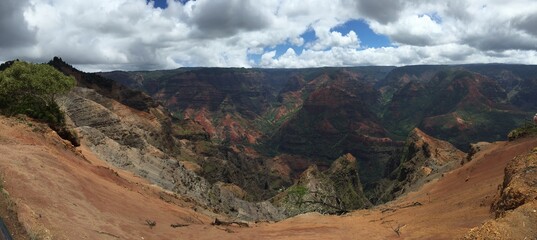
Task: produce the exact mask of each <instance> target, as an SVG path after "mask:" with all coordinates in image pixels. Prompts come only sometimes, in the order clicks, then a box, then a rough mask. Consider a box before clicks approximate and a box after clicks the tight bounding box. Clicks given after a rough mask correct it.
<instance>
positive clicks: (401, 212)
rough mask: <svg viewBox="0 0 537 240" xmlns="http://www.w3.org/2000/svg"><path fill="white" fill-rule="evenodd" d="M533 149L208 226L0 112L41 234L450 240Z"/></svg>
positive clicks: (201, 217)
mask: <svg viewBox="0 0 537 240" xmlns="http://www.w3.org/2000/svg"><path fill="white" fill-rule="evenodd" d="M82 142H83V141H82ZM535 146H537V138H530V139H522V140H518V141H515V142H496V143H493V144H491V145H489V147H488V148H487V149H485V150H482V151H481V152H478V153H477V154H476V155H475V156H474V158H473V160H472V161H471V162H469V163H466V164H465V165H464V166H462V167H461V168H459V169H456V170H454V171H452V172H449V173H446V174H445V175H444V176H443V177H442V178H440V179H438V180H435V181H432V182H430V183H427V184H426V185H424V186H423V187H422V188H421V189H420V190H418V191H416V192H411V193H409V194H407V195H405V196H403V197H401V198H399V199H398V200H396V201H393V202H390V203H388V204H384V205H381V206H377V207H375V208H373V209H368V210H359V211H355V212H352V213H350V214H347V215H343V216H323V215H320V214H316V213H309V214H304V215H300V216H297V217H294V218H290V219H287V220H283V221H281V222H277V223H256V224H254V223H252V224H250V227H242V228H241V227H239V226H235V225H231V226H213V225H211V224H210V223H211V222H212V221H213V219H214V217H216V215H211V214H208V213H206V212H204V213H201V212H197V211H194V210H192V209H194V206H193V205H192V203H189V202H188V200H187V199H181V198H176V197H174V196H173V195H172V194H169V193H168V192H166V191H164V190H162V189H160V188H158V187H155V186H153V185H151V184H149V183H148V182H147V181H145V180H143V179H140V178H138V177H136V176H134V175H132V174H131V173H129V172H126V171H122V170H119V169H116V168H114V167H112V166H109V165H108V164H107V163H106V162H104V161H101V160H100V159H98V158H96V157H95V156H94V155H93V154H92V153H91V152H90V151H89V150H88V149H87V148H85V147H84V146H82V147H80V148H78V149H72V148H71V147H70V146H69V145H68V144H66V143H64V142H63V141H62V140H61V139H60V138H59V137H57V135H56V134H55V133H53V132H51V131H50V130H47V128H44V127H42V126H40V125H39V124H36V123H32V122H31V121H28V120H24V119H22V120H16V119H13V118H4V117H0V172H1V174H2V180H3V187H4V189H5V190H6V191H7V193H9V198H10V199H11V200H12V201H13V202H14V203H15V204H14V209H15V210H16V211H17V212H18V218H19V221H20V222H21V223H22V224H23V225H24V226H25V227H26V229H29V230H30V235H32V236H39V237H41V238H44V239H47V238H52V239H453V238H459V237H462V236H464V234H465V233H466V232H467V231H468V230H469V229H471V228H473V227H477V226H479V225H480V224H481V223H482V222H484V221H485V220H488V219H491V218H492V217H493V216H492V215H491V213H490V211H489V209H490V205H491V203H492V201H493V198H494V195H495V194H496V193H497V190H498V185H500V184H501V183H502V180H503V175H504V168H505V165H506V164H507V162H508V161H509V160H511V159H512V158H513V157H515V156H516V155H519V154H522V153H525V152H527V151H529V150H530V149H532V148H534V147H535ZM209 215H210V216H209ZM147 220H151V221H154V222H155V223H156V225H155V226H154V227H150V226H149V225H148V223H147ZM172 224H179V225H188V226H183V227H171V225H172Z"/></svg>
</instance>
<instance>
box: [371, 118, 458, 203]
mask: <svg viewBox="0 0 537 240" xmlns="http://www.w3.org/2000/svg"><path fill="white" fill-rule="evenodd" d="M464 159H466V154H465V153H464V152H462V151H460V150H458V149H457V148H455V147H454V146H453V145H452V144H450V143H449V142H446V141H442V140H439V139H435V138H433V137H431V136H429V135H427V134H426V133H424V132H423V131H421V130H419V129H417V128H415V129H414V130H412V132H411V133H410V134H409V136H408V138H407V140H406V143H405V148H404V150H403V155H402V157H401V159H400V160H398V161H396V162H395V163H392V164H391V167H392V168H393V167H395V169H393V170H392V169H389V168H388V169H387V170H388V172H389V173H390V178H391V179H393V185H392V186H390V187H388V188H387V192H386V193H385V195H384V196H381V197H380V199H382V200H381V201H388V200H391V199H393V198H395V197H397V196H399V195H401V194H403V193H406V192H408V191H410V190H414V189H417V188H418V187H420V186H421V185H423V184H424V183H425V182H427V181H430V180H431V179H433V178H436V177H439V176H440V175H441V174H442V173H444V172H447V171H449V170H452V169H453V168H455V167H456V166H458V165H460V163H461V162H462V161H464ZM397 163H399V164H398V165H397Z"/></svg>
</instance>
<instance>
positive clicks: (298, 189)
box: [287, 185, 309, 201]
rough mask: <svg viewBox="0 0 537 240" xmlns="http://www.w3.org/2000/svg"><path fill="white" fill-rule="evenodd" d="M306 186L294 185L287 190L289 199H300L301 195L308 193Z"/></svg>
mask: <svg viewBox="0 0 537 240" xmlns="http://www.w3.org/2000/svg"><path fill="white" fill-rule="evenodd" d="M308 192H309V191H308V188H306V187H305V186H301V185H294V186H291V187H289V189H288V190H287V197H288V199H289V200H294V201H302V197H304V195H306V194H307V193H308Z"/></svg>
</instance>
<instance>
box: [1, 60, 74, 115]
mask: <svg viewBox="0 0 537 240" xmlns="http://www.w3.org/2000/svg"><path fill="white" fill-rule="evenodd" d="M74 86H75V80H74V78H73V77H70V76H66V75H64V74H63V73H61V72H59V71H58V70H56V69H54V68H53V67H52V66H49V65H47V64H32V63H27V62H22V61H16V62H14V63H13V64H12V65H11V66H10V67H9V68H7V69H5V70H4V71H2V72H0V109H2V112H4V113H6V114H26V115H28V116H30V117H33V118H37V119H40V120H43V121H46V122H47V123H49V124H51V125H63V121H64V119H63V114H62V113H61V111H60V109H59V107H58V105H57V104H56V102H55V99H56V97H57V96H58V95H60V94H65V93H67V92H68V91H69V90H71V89H72V88H73V87H74Z"/></svg>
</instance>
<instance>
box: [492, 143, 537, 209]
mask: <svg viewBox="0 0 537 240" xmlns="http://www.w3.org/2000/svg"><path fill="white" fill-rule="evenodd" d="M532 201H537V148H535V149H533V151H532V152H531V153H528V154H524V155H521V156H517V157H515V158H514V159H513V160H511V161H510V162H509V164H508V165H507V167H506V168H505V177H504V180H503V185H502V189H501V192H500V194H499V197H498V199H497V200H496V201H495V202H494V203H493V205H492V207H491V209H492V210H493V211H494V212H495V213H496V217H501V216H503V215H505V213H506V212H508V211H510V210H513V209H516V208H518V207H520V206H522V205H524V204H526V203H529V202H532Z"/></svg>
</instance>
